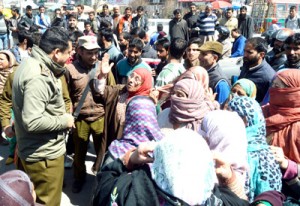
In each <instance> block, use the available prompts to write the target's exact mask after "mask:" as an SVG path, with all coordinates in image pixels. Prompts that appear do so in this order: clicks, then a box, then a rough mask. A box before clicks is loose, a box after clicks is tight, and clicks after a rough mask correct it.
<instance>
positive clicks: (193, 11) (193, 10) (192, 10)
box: [190, 5, 197, 13]
mask: <svg viewBox="0 0 300 206" xmlns="http://www.w3.org/2000/svg"><path fill="white" fill-rule="evenodd" d="M196 10H197V8H196V6H194V5H193V6H190V11H191V12H192V13H195V12H196Z"/></svg>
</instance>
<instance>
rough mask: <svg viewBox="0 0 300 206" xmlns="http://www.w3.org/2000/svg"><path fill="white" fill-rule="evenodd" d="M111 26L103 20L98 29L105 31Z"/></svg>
mask: <svg viewBox="0 0 300 206" xmlns="http://www.w3.org/2000/svg"><path fill="white" fill-rule="evenodd" d="M111 26H112V24H111V22H110V21H108V20H106V19H103V20H102V21H101V25H100V29H106V28H111Z"/></svg>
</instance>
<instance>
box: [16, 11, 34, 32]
mask: <svg viewBox="0 0 300 206" xmlns="http://www.w3.org/2000/svg"><path fill="white" fill-rule="evenodd" d="M18 29H19V31H20V30H29V31H31V32H35V31H38V29H39V28H38V27H37V26H36V25H35V23H34V17H33V15H32V7H31V6H30V5H28V6H26V14H25V15H23V16H22V17H21V20H20V21H19V23H18Z"/></svg>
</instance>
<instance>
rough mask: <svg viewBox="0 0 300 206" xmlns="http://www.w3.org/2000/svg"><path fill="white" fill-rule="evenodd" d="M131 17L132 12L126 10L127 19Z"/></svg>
mask: <svg viewBox="0 0 300 206" xmlns="http://www.w3.org/2000/svg"><path fill="white" fill-rule="evenodd" d="M130 16H131V11H130V10H129V9H128V10H125V17H126V18H129V17H130Z"/></svg>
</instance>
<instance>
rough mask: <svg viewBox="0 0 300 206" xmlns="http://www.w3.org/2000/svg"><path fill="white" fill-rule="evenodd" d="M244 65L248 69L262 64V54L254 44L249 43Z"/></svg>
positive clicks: (245, 50) (245, 52) (245, 51)
mask: <svg viewBox="0 0 300 206" xmlns="http://www.w3.org/2000/svg"><path fill="white" fill-rule="evenodd" d="M243 60H244V64H245V65H246V66H247V67H248V68H251V67H254V66H257V65H259V64H260V62H261V60H262V57H261V54H260V53H258V52H257V51H256V50H255V49H254V47H253V46H252V44H250V43H247V44H246V46H245V49H244V58H243Z"/></svg>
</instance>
